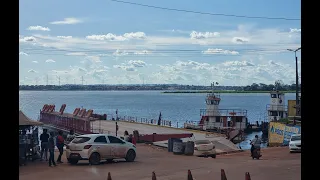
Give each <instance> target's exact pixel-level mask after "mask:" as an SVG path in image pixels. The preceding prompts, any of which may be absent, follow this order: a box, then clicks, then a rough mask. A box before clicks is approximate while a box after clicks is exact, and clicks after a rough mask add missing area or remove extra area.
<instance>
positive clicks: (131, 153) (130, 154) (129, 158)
mask: <svg viewBox="0 0 320 180" xmlns="http://www.w3.org/2000/svg"><path fill="white" fill-rule="evenodd" d="M135 158H136V152H135V151H134V150H132V149H130V150H129V151H128V152H127V155H126V158H125V159H126V161H128V162H133V161H134V159H135Z"/></svg>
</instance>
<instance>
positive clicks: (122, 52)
mask: <svg viewBox="0 0 320 180" xmlns="http://www.w3.org/2000/svg"><path fill="white" fill-rule="evenodd" d="M128 54H129V53H128V52H126V51H122V50H119V49H117V50H116V51H115V52H114V53H112V55H113V56H125V55H128Z"/></svg>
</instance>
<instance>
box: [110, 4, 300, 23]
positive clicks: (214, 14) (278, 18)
mask: <svg viewBox="0 0 320 180" xmlns="http://www.w3.org/2000/svg"><path fill="white" fill-rule="evenodd" d="M109 1H113V2H117V3H123V4H130V5H135V6H143V7H148V8H154V9H162V10H168V11H179V12H187V13H194V14H202V15H211V16H226V17H236V18H248V19H269V20H286V21H300V20H301V19H297V18H283V17H263V16H245V15H234V14H223V13H208V12H199V11H191V10H183V9H175V8H167V7H160V6H152V5H147V4H140V3H134V2H128V1H120V0H109Z"/></svg>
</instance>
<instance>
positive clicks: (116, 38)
mask: <svg viewBox="0 0 320 180" xmlns="http://www.w3.org/2000/svg"><path fill="white" fill-rule="evenodd" d="M86 38H87V39H90V40H99V41H104V40H108V41H124V40H126V39H125V38H124V37H123V36H117V35H115V34H112V33H108V34H106V35H95V34H94V35H90V36H86Z"/></svg>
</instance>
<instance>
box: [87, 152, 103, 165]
mask: <svg viewBox="0 0 320 180" xmlns="http://www.w3.org/2000/svg"><path fill="white" fill-rule="evenodd" d="M100 161H101V157H100V154H99V153H96V152H95V153H92V154H91V156H90V158H89V163H90V164H92V165H98V164H100Z"/></svg>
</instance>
